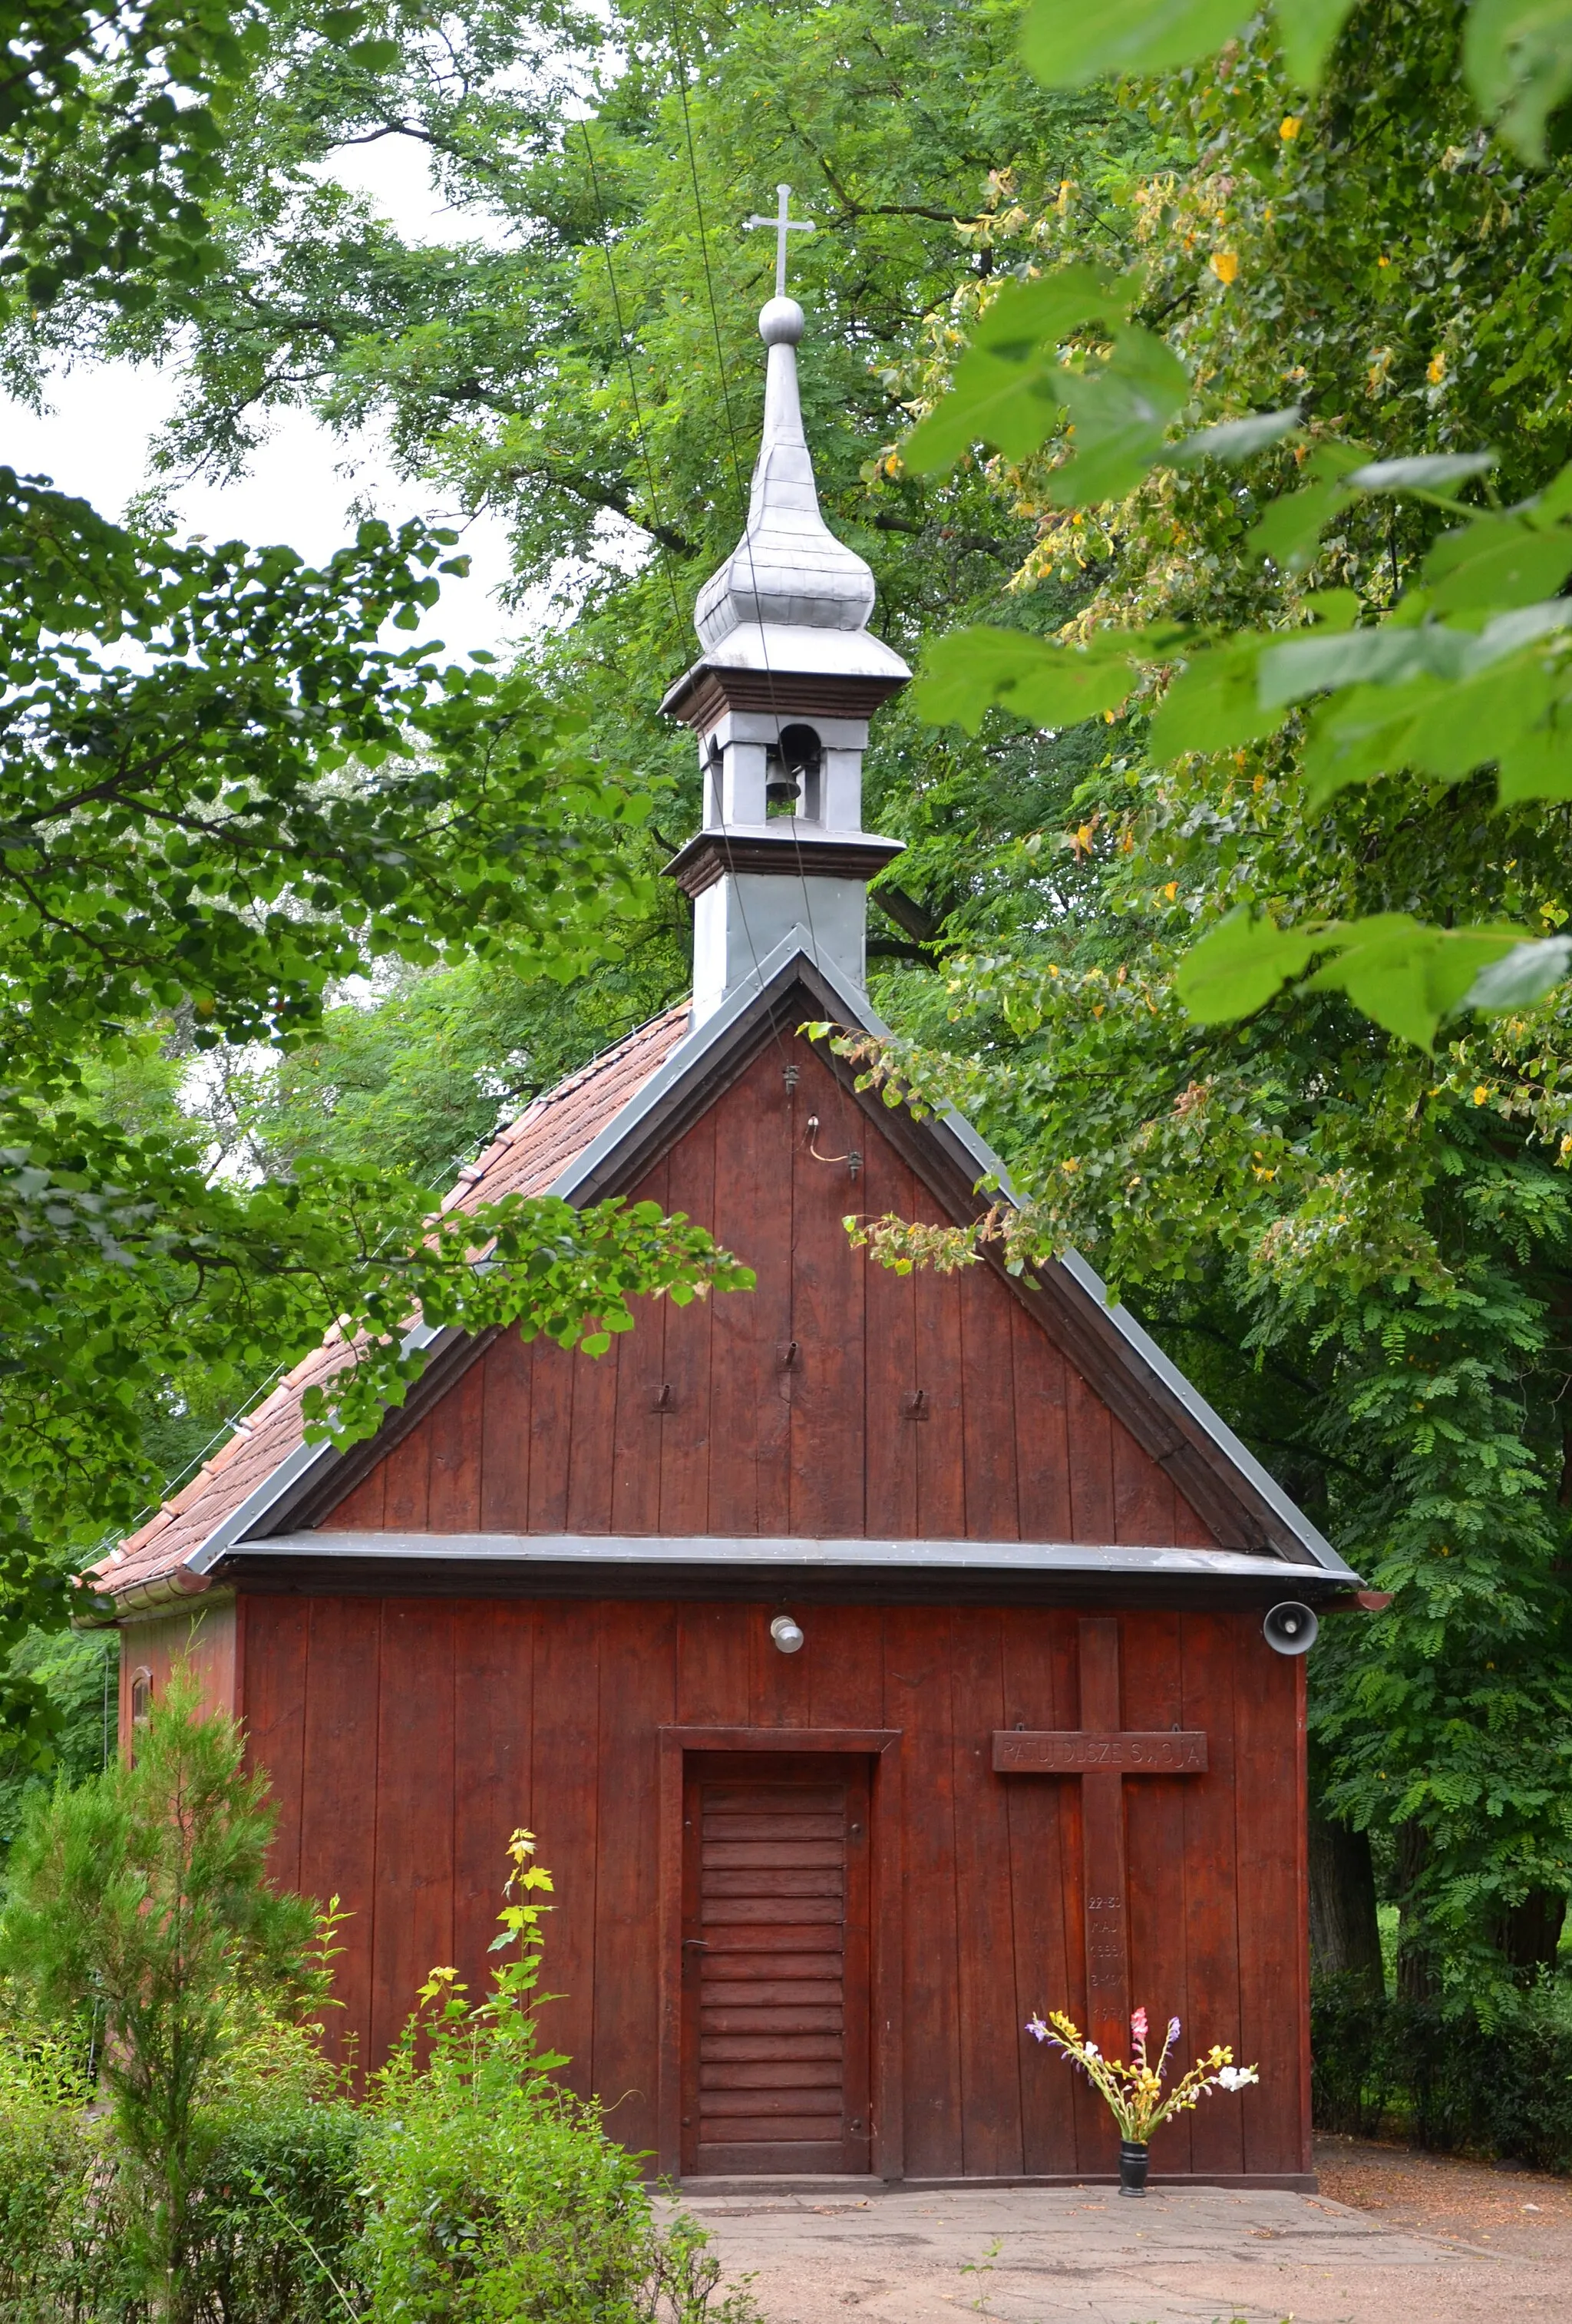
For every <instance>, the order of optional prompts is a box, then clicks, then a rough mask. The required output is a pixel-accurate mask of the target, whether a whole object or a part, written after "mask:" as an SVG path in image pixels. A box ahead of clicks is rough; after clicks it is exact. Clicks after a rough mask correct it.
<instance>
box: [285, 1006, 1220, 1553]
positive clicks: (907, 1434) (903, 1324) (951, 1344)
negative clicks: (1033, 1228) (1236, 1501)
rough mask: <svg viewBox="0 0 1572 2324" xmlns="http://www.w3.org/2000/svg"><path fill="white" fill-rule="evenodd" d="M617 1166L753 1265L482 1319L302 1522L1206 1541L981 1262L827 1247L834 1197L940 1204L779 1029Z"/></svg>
mask: <svg viewBox="0 0 1572 2324" xmlns="http://www.w3.org/2000/svg"><path fill="white" fill-rule="evenodd" d="M761 1029H762V1028H761ZM879 1111H883V1110H882V1109H879ZM810 1121H816V1122H817V1124H818V1129H817V1132H816V1134H815V1133H814V1131H813V1130H810V1129H809V1127H808V1124H809V1123H810ZM852 1148H855V1150H856V1151H857V1152H858V1153H859V1155H860V1168H859V1170H858V1173H857V1176H855V1178H854V1177H853V1176H851V1174H850V1167H849V1164H848V1163H847V1161H846V1160H845V1159H844V1158H843V1157H845V1156H846V1155H847V1153H848V1151H849V1149H852ZM819 1157H826V1158H823V1159H821V1158H819ZM630 1191H631V1192H632V1194H633V1195H634V1196H635V1198H636V1199H639V1200H648V1201H653V1202H657V1203H660V1205H661V1206H662V1208H663V1209H667V1210H673V1211H680V1212H685V1213H687V1214H688V1215H689V1216H690V1217H692V1218H694V1220H696V1221H697V1222H699V1223H700V1224H701V1225H703V1226H706V1227H709V1228H711V1229H712V1231H713V1232H714V1233H715V1234H716V1235H717V1237H718V1238H719V1239H720V1240H722V1242H724V1243H725V1244H727V1245H728V1246H729V1247H730V1248H731V1249H733V1250H736V1251H737V1252H738V1253H739V1255H740V1257H742V1258H743V1259H746V1260H747V1261H748V1262H749V1265H750V1266H752V1267H753V1268H755V1270H756V1273H757V1276H758V1285H757V1288H756V1289H755V1290H754V1291H753V1292H752V1293H750V1294H746V1295H740V1296H722V1297H719V1298H716V1299H714V1300H712V1301H701V1302H695V1303H694V1305H691V1306H688V1307H685V1308H677V1307H674V1306H673V1305H671V1304H670V1302H669V1301H666V1300H653V1301H648V1302H646V1303H644V1305H643V1311H642V1313H641V1314H639V1321H638V1325H637V1328H636V1329H635V1330H634V1331H633V1332H631V1333H627V1334H626V1335H624V1336H623V1337H621V1339H620V1340H619V1341H618V1342H616V1344H615V1346H614V1347H613V1349H612V1351H611V1353H610V1354H609V1355H608V1356H606V1357H605V1358H604V1359H602V1360H600V1361H599V1362H595V1361H591V1360H586V1359H584V1357H583V1356H580V1355H575V1354H569V1353H566V1352H565V1351H563V1350H562V1349H560V1348H557V1347H556V1346H554V1345H552V1344H551V1343H550V1342H543V1341H538V1342H534V1343H533V1344H532V1345H530V1346H528V1347H527V1346H525V1345H524V1344H523V1343H521V1342H519V1340H518V1339H517V1337H516V1336H515V1335H512V1334H509V1335H506V1336H503V1337H500V1338H499V1339H497V1340H496V1341H495V1342H492V1345H491V1346H489V1347H488V1348H487V1349H486V1350H485V1351H484V1352H483V1354H482V1355H481V1356H480V1357H479V1358H478V1360H476V1361H475V1362H474V1363H473V1365H472V1366H471V1367H470V1369H468V1370H467V1371H466V1372H465V1373H464V1376H463V1377H462V1378H461V1379H458V1380H457V1381H456V1382H455V1384H454V1385H452V1386H451V1387H449V1388H447V1389H446V1392H445V1393H444V1394H443V1395H442V1396H441V1397H439V1398H438V1399H437V1402H436V1403H435V1404H434V1405H433V1406H431V1407H430V1408H429V1409H428V1410H427V1411H426V1412H425V1413H424V1414H423V1415H422V1416H420V1418H419V1419H418V1421H417V1422H416V1423H415V1425H413V1426H410V1427H409V1428H407V1429H406V1430H404V1431H403V1432H402V1433H401V1434H400V1437H399V1439H398V1441H397V1443H394V1444H392V1445H391V1447H390V1448H389V1449H387V1450H385V1451H382V1452H381V1453H380V1457H373V1458H372V1459H371V1460H370V1462H369V1463H368V1464H366V1465H365V1466H364V1473H363V1475H362V1476H361V1477H360V1479H359V1480H358V1481H357V1482H355V1483H354V1484H353V1485H352V1486H351V1487H350V1488H349V1489H348V1490H347V1491H346V1492H345V1493H344V1495H343V1498H342V1499H337V1500H336V1503H335V1505H334V1506H332V1507H331V1508H324V1509H323V1510H322V1513H321V1514H320V1515H319V1516H318V1517H317V1520H316V1521H317V1525H318V1526H320V1527H321V1528H322V1529H323V1530H324V1531H325V1532H344V1531H356V1532H358V1531H363V1532H366V1533H368V1534H372V1533H379V1532H388V1531H396V1532H405V1533H410V1534H413V1535H422V1534H426V1533H440V1534H447V1535H453V1534H457V1535H478V1534H488V1535H525V1534H536V1535H562V1534H592V1535H664V1536H669V1537H673V1538H685V1537H688V1536H693V1535H716V1536H722V1537H724V1538H726V1539H728V1540H732V1541H739V1542H746V1541H747V1540H749V1538H751V1537H755V1536H765V1537H769V1538H785V1537H788V1536H795V1537H798V1538H802V1539H806V1540H820V1539H826V1540H829V1539H836V1538H847V1537H856V1536H869V1537H872V1538H876V1539H882V1540H893V1541H900V1540H904V1539H909V1540H912V1541H914V1542H921V1541H933V1540H944V1541H953V1540H962V1541H963V1540H974V1541H1017V1540H1025V1541H1038V1542H1062V1543H1071V1542H1076V1543H1083V1544H1088V1545H1094V1544H1095V1545H1109V1544H1123V1545H1149V1546H1163V1547H1171V1546H1190V1547H1198V1548H1202V1547H1205V1548H1215V1547H1217V1546H1218V1545H1219V1544H1218V1537H1217V1535H1216V1534H1215V1533H1214V1532H1213V1530H1212V1529H1211V1527H1209V1526H1208V1525H1207V1524H1206V1523H1205V1522H1204V1520H1203V1519H1202V1518H1201V1517H1200V1516H1199V1515H1198V1514H1197V1511H1196V1509H1195V1508H1194V1506H1193V1505H1192V1503H1191V1502H1190V1499H1188V1497H1187V1496H1186V1495H1185V1494H1184V1493H1183V1492H1182V1491H1179V1490H1176V1489H1175V1484H1174V1480H1173V1479H1172V1476H1171V1475H1170V1473H1169V1472H1168V1471H1166V1470H1165V1469H1164V1468H1163V1467H1162V1466H1161V1465H1160V1463H1159V1462H1158V1461H1157V1460H1155V1459H1154V1457H1153V1455H1152V1453H1151V1452H1149V1451H1148V1450H1147V1449H1146V1448H1145V1446H1143V1445H1142V1444H1141V1443H1137V1441H1136V1439H1135V1436H1134V1435H1133V1434H1131V1432H1130V1430H1129V1428H1128V1427H1127V1426H1126V1425H1125V1423H1124V1422H1123V1421H1122V1420H1121V1419H1120V1418H1119V1417H1118V1416H1117V1415H1116V1414H1115V1413H1114V1412H1113V1411H1112V1410H1111V1409H1110V1407H1109V1406H1108V1403H1107V1401H1106V1400H1105V1399H1104V1398H1103V1397H1101V1396H1099V1394H1098V1393H1097V1391H1096V1390H1095V1389H1094V1388H1092V1387H1091V1386H1090V1385H1089V1382H1088V1381H1087V1379H1086V1378H1085V1376H1084V1375H1083V1373H1082V1372H1081V1371H1080V1370H1079V1369H1077V1367H1076V1366H1075V1365H1074V1363H1073V1362H1071V1361H1067V1360H1066V1357H1065V1352H1064V1350H1063V1349H1062V1346H1061V1345H1060V1344H1059V1343H1058V1342H1057V1340H1056V1338H1055V1336H1054V1334H1053V1330H1052V1326H1051V1323H1050V1322H1049V1321H1048V1319H1047V1318H1046V1316H1044V1315H1043V1314H1033V1313H1032V1312H1031V1309H1030V1307H1029V1306H1028V1305H1027V1304H1026V1303H1025V1301H1024V1300H1022V1299H1021V1298H1020V1297H1018V1296H1016V1293H1015V1292H1014V1291H1013V1289H1012V1288H1011V1287H1010V1286H1009V1285H1008V1284H1007V1280H1006V1279H1005V1278H1004V1277H1002V1276H1001V1275H1000V1274H998V1273H997V1271H996V1270H995V1269H994V1268H990V1267H987V1266H976V1267H971V1268H964V1269H962V1270H961V1271H960V1272H958V1273H956V1274H953V1275H948V1276H945V1275H939V1274H935V1273H933V1272H932V1271H925V1270H924V1271H917V1272H914V1273H912V1274H910V1275H898V1274H896V1273H893V1272H891V1271H890V1270H888V1269H887V1268H882V1267H880V1266H879V1265H878V1263H877V1262H876V1261H872V1260H870V1259H869V1258H868V1257H867V1255H866V1254H865V1253H863V1252H861V1251H860V1250H854V1249H852V1248H851V1247H850V1244H849V1243H848V1240H847V1238H846V1234H845V1230H844V1228H843V1226H842V1223H841V1222H842V1218H843V1216H844V1214H845V1213H847V1212H848V1211H849V1210H857V1211H861V1212H866V1213H869V1214H871V1215H874V1216H881V1215H883V1214H884V1213H887V1212H895V1213H898V1214H900V1215H902V1216H906V1217H915V1218H918V1219H921V1220H924V1221H925V1222H928V1223H932V1224H934V1225H937V1224H940V1223H942V1222H944V1217H945V1214H944V1213H943V1212H942V1209H941V1206H940V1203H938V1201H937V1200H936V1199H935V1196H934V1194H933V1191H932V1189H931V1188H930V1187H929V1186H928V1185H925V1184H924V1182H923V1180H922V1179H921V1178H920V1177H919V1176H917V1175H916V1173H915V1171H914V1170H913V1168H912V1167H911V1165H910V1164H909V1163H908V1162H907V1161H906V1159H905V1158H904V1157H903V1156H902V1154H901V1153H900V1152H899V1151H898V1150H897V1148H896V1145H895V1143H894V1141H893V1140H892V1139H891V1137H890V1136H889V1134H888V1132H887V1129H886V1127H885V1125H884V1123H883V1122H882V1121H881V1120H879V1118H878V1112H873V1113H870V1112H869V1111H867V1110H866V1109H864V1108H861V1107H859V1106H857V1105H855V1104H851V1103H849V1102H848V1099H847V1093H846V1091H845V1089H844V1086H843V1085H842V1084H841V1083H840V1082H839V1081H838V1080H837V1078H836V1077H835V1075H834V1074H832V1072H831V1071H830V1069H829V1068H828V1066H827V1065H825V1063H824V1062H823V1059H822V1058H821V1057H820V1056H818V1055H816V1054H815V1052H814V1049H813V1047H811V1046H810V1044H809V1043H808V1042H807V1041H806V1040H804V1039H803V1038H802V1037H800V1036H797V1035H795V1033H793V1034H787V1033H786V1032H785V1031H784V1029H782V1030H779V1031H778V1032H777V1033H770V1032H768V1030H765V1031H764V1032H763V1037H762V1038H761V1039H760V1040H759V1042H758V1046H757V1047H756V1048H755V1050H754V1054H753V1055H752V1056H751V1058H750V1059H749V1061H748V1063H747V1064H746V1065H745V1067H744V1068H743V1070H742V1071H741V1072H740V1074H737V1076H736V1077H735V1078H734V1079H731V1081H730V1082H729V1084H727V1085H726V1086H725V1087H723V1088H722V1089H721V1090H720V1091H719V1092H718V1093H716V1094H715V1095H714V1096H713V1097H712V1101H711V1102H710V1103H709V1105H708V1106H707V1107H706V1109H705V1111H703V1113H702V1114H701V1115H700V1117H699V1119H698V1120H696V1121H694V1122H693V1123H692V1124H691V1125H690V1126H689V1127H688V1128H687V1129H686V1130H685V1131H683V1132H682V1134H681V1135H680V1136H679V1137H677V1138H676V1140H675V1142H674V1143H673V1144H672V1145H671V1146H670V1147H669V1148H668V1149H667V1151H666V1153H665V1154H664V1155H663V1156H662V1157H660V1158H659V1160H658V1161H657V1163H656V1164H655V1166H654V1167H653V1168H651V1169H650V1170H648V1172H647V1173H646V1175H645V1176H643V1177H642V1179H640V1180H639V1183H638V1184H637V1185H635V1186H634V1187H633V1188H632V1189H631V1190H630ZM357 1465H360V1464H357ZM1235 1545H1238V1546H1244V1545H1243V1544H1239V1543H1236V1544H1235Z"/></svg>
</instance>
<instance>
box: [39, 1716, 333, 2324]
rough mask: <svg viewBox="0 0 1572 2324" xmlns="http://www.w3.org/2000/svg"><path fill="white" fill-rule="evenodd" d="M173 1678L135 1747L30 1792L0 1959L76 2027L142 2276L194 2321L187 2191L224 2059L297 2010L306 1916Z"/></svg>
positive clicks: (161, 2300)
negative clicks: (101, 2086) (111, 1761)
mask: <svg viewBox="0 0 1572 2324" xmlns="http://www.w3.org/2000/svg"><path fill="white" fill-rule="evenodd" d="M199 1706H200V1692H199V1689H198V1686H197V1685H196V1683H195V1682H194V1681H193V1680H192V1679H191V1678H190V1676H189V1675H188V1674H185V1673H181V1672H177V1673H176V1674H174V1675H173V1676H172V1677H171V1679H170V1683H169V1685H168V1686H167V1687H166V1688H165V1689H164V1690H163V1693H162V1699H161V1701H160V1702H159V1703H158V1704H157V1705H156V1706H155V1707H154V1709H153V1710H152V1713H151V1714H150V1717H149V1720H148V1722H147V1724H146V1725H145V1726H144V1727H142V1728H141V1729H138V1733H137V1744H136V1751H135V1755H134V1757H132V1758H128V1759H124V1760H121V1761H118V1762H116V1763H115V1765H114V1766H110V1767H107V1768H106V1769H105V1770H104V1772H103V1773H102V1774H101V1775H96V1776H93V1777H91V1778H89V1779H88V1781H87V1783H85V1784H79V1785H78V1786H77V1787H76V1788H74V1789H73V1788H71V1787H69V1786H68V1785H65V1784H61V1785H60V1787H58V1788H57V1789H56V1791H55V1792H54V1793H53V1794H52V1795H49V1796H43V1797H40V1798H37V1799H35V1800H34V1801H33V1802H32V1804H31V1807H30V1809H29V1812H28V1813H27V1816H26V1819H25V1821H24V1824H23V1831H22V1834H21V1837H20V1838H19V1840H18V1841H17V1844H16V1847H15V1849H14V1852H13V1856H12V1860H11V1867H10V1895H9V1900H8V1902H7V1904H6V1905H5V1912H4V1914H0V1964H3V1966H4V1969H5V1972H6V1973H7V1974H9V1975H11V1976H13V1977H15V1978H18V1979H20V1980H21V1981H22V1982H23V1985H24V1986H25V1987H26V1988H27V1989H28V1990H29V1991H30V1992H31V1993H32V1996H33V1997H34V1998H35V1999H36V2001H37V2003H38V2005H39V2006H40V2008H41V2011H42V2012H43V2013H44V2014H45V2015H46V2017H50V2018H52V2019H53V2020H54V2021H55V2022H56V2023H64V2024H67V2025H68V2026H69V2027H70V2029H71V2030H72V2031H73V2032H74V2033H75V2034H76V2036H77V2038H78V2041H79V2043H80V2044H81V2052H82V2055H83V2056H84V2057H87V2056H89V2055H90V2056H91V2057H92V2058H93V2059H94V2060H95V2061H97V2070H98V2071H99V2072H100V2073H101V2074H102V2076H103V2080H104V2082H105V2084H106V2087H107V2089H108V2090H109V2093H110V2095H111V2098H112V2100H113V2104H114V2113H115V2129H116V2132H117V2134H118V2135H119V2138H120V2141H121V2143H122V2144H123V2147H124V2152H125V2153H127V2154H128V2155H129V2156H130V2157H131V2158H133V2163H135V2165H136V2166H137V2167H138V2168H139V2169H140V2171H141V2172H142V2174H143V2175H144V2178H145V2181H146V2183H147V2186H148V2188H149V2190H150V2193H151V2197H152V2209H151V2217H150V2219H149V2223H148V2228H147V2245H148V2257H149V2263H150V2270H151V2281H152V2284H153V2285H154V2286H155V2287H156V2290H155V2295H154V2296H155V2298H156V2299H157V2301H158V2305H159V2307H160V2309H161V2311H162V2312H164V2313H166V2314H167V2315H169V2316H170V2317H171V2318H174V2319H185V2318H186V2317H187V2316H188V2315H189V2314H190V2313H192V2312H193V2311H192V2309H191V2304H190V2301H189V2298H188V2285H187V2281H186V2262H187V2256H188V2249H189V2247H190V2246H191V2244H192V2242H193V2239H194V2237H195V2236H196V2234H197V2232H198V2228H197V2222H196V2220H195V2219H194V2218H193V2217H192V2196H193V2191H194V2190H196V2189H197V2188H198V2185H199V2183H200V2180H201V2174H202V2168H203V2164H204V2163H205V2162H206V2160H207V2156H208V2154H209V2153H210V2151H211V2148H212V2145H213V2144H214V2143H215V2141H216V2137H217V2136H218V2135H220V2125H221V2122H222V2119H223V2117H222V2116H221V2115H220V2114H219V2113H218V2112H217V2111H216V2108H215V2106H214V2098H215V2096H216V2086H217V2083H218V2080H219V2078H220V2075H221V2072H222V2070H223V2067H224V2064H225V2060H226V2059H227V2058H229V2057H230V2056H232V2055H233V2054H234V2052H235V2051H236V2049H237V2047H238V2046H239V2045H240V2044H241V2043H243V2042H244V2040H245V2038H246V2036H247V2034H248V2033H253V2032H254V2031H255V2029H256V2027H257V2025H258V2024H259V2023H261V2022H264V2021H269V2020H271V2019H274V2018H277V2017H280V2016H285V2017H287V2016H288V2015H290V2014H291V2012H293V2011H294V2010H295V2009H297V2008H298V2007H299V2006H301V2005H302V2004H303V2003H305V2002H307V2001H308V1998H309V1996H310V1992H311V1985H310V1962H309V1960H308V1954H309V1951H310V1948H311V1945H312V1941H313V1935H314V1931H315V1927H316V1917H315V1914H314V1912H313V1908H312V1906H311V1905H310V1904H308V1902H307V1900H306V1899H305V1898H303V1897H299V1896H290V1895H277V1894H275V1892H274V1891H273V1889H272V1888H271V1886H269V1883H268V1880H267V1877H266V1859H267V1846H268V1841H269V1840H270V1838H271V1833H272V1827H273V1823H274V1821H275V1816H274V1812H273V1810H272V1808H271V1806H270V1805H269V1803H268V1800H267V1779H266V1777H265V1775H260V1774H258V1775H246V1774H244V1771H243V1765H242V1762H243V1757H244V1739H243V1738H242V1736H241V1734H240V1730H239V1729H238V1728H236V1727H235V1725H234V1721H233V1720H229V1719H225V1718H210V1719H205V1718H203V1717H202V1716H201V1713H200V1707H199Z"/></svg>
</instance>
